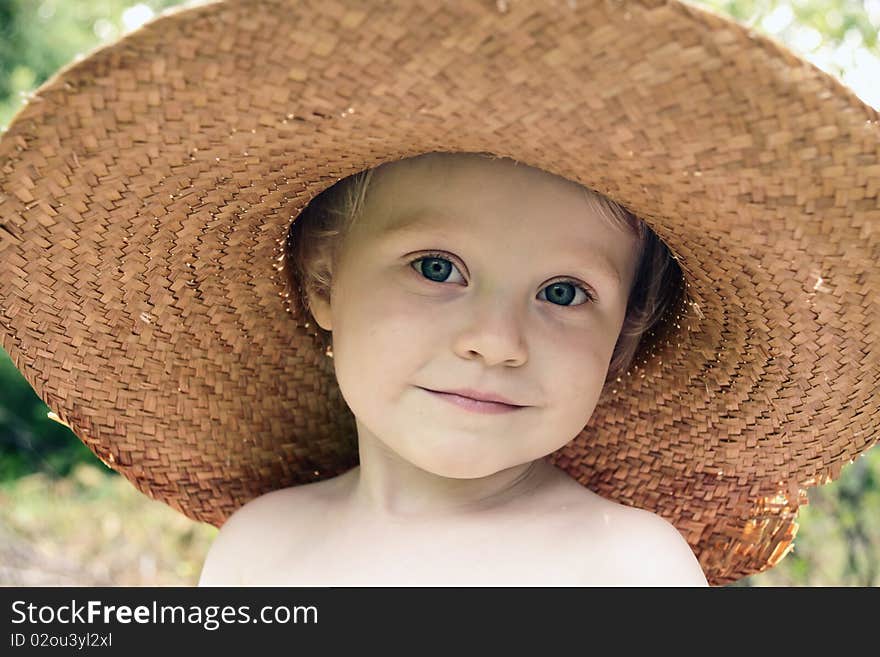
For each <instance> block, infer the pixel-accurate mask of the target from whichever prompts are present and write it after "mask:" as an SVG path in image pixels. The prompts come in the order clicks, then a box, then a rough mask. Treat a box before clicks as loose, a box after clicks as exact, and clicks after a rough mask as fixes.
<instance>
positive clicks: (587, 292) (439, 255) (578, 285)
mask: <svg viewBox="0 0 880 657" xmlns="http://www.w3.org/2000/svg"><path fill="white" fill-rule="evenodd" d="M429 258H436V259H438V260H446V261H448V262H450V263H452V264H456V259H455V258H453V257H452V256H451V255H449V254H448V253H443V252H439V251H432V252H430V253H423V254H421V255H420V256H419V257H418V258H414V259H413V260H410V261H409V266H410V268H412V266H413V265H414V264H415V263H417V262H419V261H420V260H427V259H429ZM414 271H415V270H414ZM416 273H418V272H416ZM422 278H424V276H423V277H422ZM424 280H428V281H429V282H431V283H437V282H438V281H430V280H429V279H427V278H425V279H424ZM554 283H569V284H570V285H574V286H575V287H576V288H577V289H579V290H580V291H581V292H583V293H584V296H586V297H587V302H588V303H595V302H596V295H595V294H593V292H592V291H591V290H590V289H589V288H588V287H586V286H585V285H583V284H582V283H580V282H578V281H576V280H573V279H570V278H562V279H559V280H555V281H550V282H549V283H547V285H545V286H544V287H549V286H550V285H553V284H554ZM440 284H441V285H444V283H440ZM541 289H544V288H541ZM548 303H549V302H548ZM553 305H554V306H560V307H561V308H570V307H573V308H577V306H562V305H561V304H558V303H556V304H553ZM578 305H584V304H578Z"/></svg>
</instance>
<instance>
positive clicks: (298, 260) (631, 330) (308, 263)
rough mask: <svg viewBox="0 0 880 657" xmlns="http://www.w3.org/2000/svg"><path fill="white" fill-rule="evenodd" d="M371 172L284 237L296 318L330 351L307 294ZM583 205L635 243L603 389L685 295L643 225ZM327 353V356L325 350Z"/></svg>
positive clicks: (340, 186)
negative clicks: (626, 294) (624, 303)
mask: <svg viewBox="0 0 880 657" xmlns="http://www.w3.org/2000/svg"><path fill="white" fill-rule="evenodd" d="M373 171H374V169H368V170H366V171H361V172H360V173H357V174H354V175H352V176H349V177H347V178H343V179H342V180H340V181H339V182H337V183H336V184H335V185H333V186H331V187H329V188H328V189H326V190H324V191H323V192H322V193H320V194H318V195H317V196H316V197H315V198H314V199H312V201H311V202H310V203H309V204H308V206H306V208H305V209H304V210H303V211H302V213H301V214H300V216H299V217H298V218H297V219H296V221H294V222H293V224H292V226H291V228H290V231H289V233H288V238H287V253H286V261H287V262H288V263H289V264H288V266H286V267H285V270H286V271H287V273H288V283H289V285H290V289H291V297H292V298H293V303H292V307H293V309H294V311H295V312H297V314H299V313H301V312H305V313H308V316H309V323H310V324H314V327H315V331H316V333H317V335H318V336H319V337H320V339H321V340H322V341H323V344H324V347H325V351H327V350H329V348H330V344H331V338H332V336H331V334H330V332H328V331H324V330H323V329H322V328H321V327H320V326H318V325H317V324H316V323H315V322H314V318H313V317H311V313H310V312H309V307H308V304H309V301H308V295H307V291H311V293H312V294H314V295H317V296H320V297H323V298H326V299H329V298H330V287H331V284H332V281H331V277H332V276H331V268H332V263H335V262H336V261H337V258H338V255H339V253H340V249H341V245H342V243H343V241H344V239H345V236H346V235H347V234H348V232H349V230H350V229H351V227H352V225H353V224H354V222H355V221H357V220H358V218H359V217H360V215H361V214H362V212H363V208H364V202H365V199H366V194H367V189H368V187H369V185H370V180H371V178H372V175H373ZM584 192H585V194H586V197H587V200H588V202H589V203H590V204H591V205H592V208H593V209H594V210H595V211H596V212H597V213H598V214H599V216H601V217H603V218H605V219H606V220H608V221H610V222H611V223H612V225H615V226H618V227H621V228H623V229H625V230H629V231H631V232H632V234H633V235H634V236H635V237H636V238H637V240H638V243H639V251H638V256H637V260H636V262H637V265H636V275H635V278H634V280H633V283H632V286H631V288H630V292H629V298H628V302H627V308H626V314H625V316H624V321H623V325H622V327H621V330H620V335H619V336H618V338H617V343H616V344H615V346H614V351H613V353H612V356H611V362H610V364H609V366H608V373H607V375H606V378H605V383H606V385H607V384H608V383H609V382H611V381H615V380H616V379H617V378H618V377H620V376H623V375H624V374H625V373H626V374H628V373H629V369H630V367H631V365H632V364H633V362H634V360H635V358H636V356H637V354H638V351H639V346H640V345H641V344H642V343H643V338H645V337H646V335H648V334H650V335H654V333H655V329H659V328H660V327H661V326H662V325H663V324H664V323H665V322H664V319H665V317H666V315H667V313H668V312H670V311H671V310H672V309H674V308H675V306H676V305H677V304H678V303H679V302H680V301H681V299H682V296H683V294H684V277H683V275H682V271H681V268H680V267H679V265H678V262H677V261H676V259H675V257H674V256H673V255H672V252H671V251H670V250H669V248H668V247H667V246H666V244H664V242H663V241H662V240H661V239H660V237H659V236H658V235H657V234H656V233H655V232H654V231H653V230H651V228H650V226H648V224H646V223H645V222H644V221H642V220H641V219H639V218H638V217H636V216H635V215H634V214H632V213H631V212H629V211H628V210H627V209H626V208H624V207H623V206H621V205H619V204H617V203H615V202H614V201H612V200H610V199H608V198H607V197H605V196H603V195H601V194H599V193H598V192H595V191H593V190H591V189H588V188H586V187H584ZM328 353H330V352H329V351H328Z"/></svg>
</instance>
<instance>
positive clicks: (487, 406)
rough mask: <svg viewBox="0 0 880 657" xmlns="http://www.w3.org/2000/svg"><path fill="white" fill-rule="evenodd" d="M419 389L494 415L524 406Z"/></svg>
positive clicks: (458, 405)
mask: <svg viewBox="0 0 880 657" xmlns="http://www.w3.org/2000/svg"><path fill="white" fill-rule="evenodd" d="M417 387H419V386H417ZM421 390H424V391H425V392H427V393H430V394H431V395H434V396H435V397H438V398H439V399H442V400H444V401H447V402H449V403H450V404H453V405H455V406H457V407H459V408H462V409H464V410H466V411H470V412H472V413H485V414H489V415H494V414H498V413H510V412H512V411H518V410H520V409H522V408H526V407H525V406H511V405H510V404H502V403H501V402H491V401H480V400H479V399H471V398H470V397H463V396H461V395H456V394H453V393H451V392H438V391H436V390H429V389H428V388H421Z"/></svg>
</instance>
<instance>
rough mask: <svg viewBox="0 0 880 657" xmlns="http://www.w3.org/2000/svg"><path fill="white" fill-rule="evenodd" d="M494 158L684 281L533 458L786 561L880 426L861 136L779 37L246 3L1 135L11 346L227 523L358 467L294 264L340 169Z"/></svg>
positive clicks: (53, 392) (727, 555)
mask: <svg viewBox="0 0 880 657" xmlns="http://www.w3.org/2000/svg"><path fill="white" fill-rule="evenodd" d="M430 151H449V152H490V153H494V154H496V155H499V156H502V157H510V158H513V159H515V160H518V161H520V162H523V163H526V164H528V165H531V166H534V167H538V168H541V169H544V170H546V171H548V172H551V173H554V174H556V175H559V176H563V177H565V178H568V179H570V180H573V181H576V182H579V183H581V184H583V185H585V186H587V187H590V188H592V189H594V190H596V191H598V192H600V193H602V194H604V195H606V196H608V197H609V198H611V199H613V200H614V201H616V202H618V203H620V204H621V205H623V206H625V207H626V208H628V209H629V210H630V211H632V212H633V213H634V214H636V215H637V216H639V217H641V218H642V219H644V220H645V221H646V222H647V223H648V224H649V225H650V226H651V227H652V228H653V229H654V230H655V231H656V232H657V233H658V235H660V236H661V238H663V240H664V241H665V242H666V243H667V245H668V246H669V247H670V249H671V251H672V252H673V253H674V254H675V256H676V258H677V260H678V261H679V264H680V265H681V268H682V270H683V271H684V274H685V279H686V285H687V287H686V291H687V295H686V298H685V299H684V300H683V302H682V304H681V306H680V307H679V308H677V309H676V313H675V316H673V317H671V319H670V321H669V322H668V323H666V324H665V326H666V329H667V330H666V331H665V332H660V333H658V334H656V335H655V336H653V337H650V336H649V339H648V340H647V341H646V342H645V343H644V344H643V345H642V348H641V350H640V353H639V355H638V357H637V361H636V363H635V365H634V367H633V368H632V369H631V371H630V374H629V376H625V377H622V378H621V381H619V384H618V385H617V386H615V387H614V388H613V391H612V392H611V393H609V394H608V395H605V396H603V398H602V400H600V403H599V405H598V406H597V408H596V410H595V412H594V415H593V417H592V418H591V420H590V423H589V424H588V425H587V427H585V428H584V430H583V431H582V432H581V433H580V434H579V435H578V436H577V437H576V438H575V439H574V440H573V441H572V442H570V443H569V444H568V445H566V446H565V447H564V448H562V449H560V450H559V451H558V452H556V453H554V454H553V455H552V456H551V457H550V460H551V461H552V462H553V463H555V464H556V465H557V466H559V467H560V468H562V469H564V470H566V471H567V472H568V473H569V474H570V475H571V476H572V477H575V478H576V479H577V480H578V481H579V482H581V483H582V484H583V485H585V486H587V487H589V488H590V489H592V490H594V491H595V492H598V493H600V494H601V495H603V496H605V497H607V498H610V499H613V500H616V501H618V502H620V503H623V504H627V505H633V506H638V507H642V508H647V509H650V510H652V511H654V512H655V513H658V514H660V515H662V516H663V517H665V518H666V519H667V520H669V521H670V522H672V523H673V524H674V525H675V526H676V527H677V528H678V529H679V530H680V531H681V533H682V534H683V535H684V536H685V537H686V538H687V540H688V541H689V543H690V545H691V547H692V548H693V549H694V551H695V553H696V554H697V556H698V558H699V560H700V562H701V565H702V566H703V569H704V571H705V572H706V575H707V577H708V579H709V581H710V582H711V583H713V584H721V583H726V582H730V581H733V580H735V579H737V578H739V577H742V576H745V575H748V574H752V573H755V572H758V571H761V570H763V569H765V568H767V567H769V566H771V565H773V564H774V563H776V562H777V561H778V560H779V559H780V558H781V557H782V556H783V555H784V554H785V552H786V551H787V550H788V549H790V547H791V541H792V538H793V536H794V532H795V530H796V524H795V517H796V513H797V508H798V505H799V504H803V503H805V501H806V496H805V493H804V489H805V488H806V487H808V486H810V485H816V484H818V483H824V482H827V481H829V480H830V479H831V478H834V477H837V476H838V475H839V473H840V470H841V468H842V466H844V465H845V464H846V463H848V462H850V461H851V460H852V459H854V458H856V457H857V456H858V455H859V454H860V453H861V452H863V451H865V450H866V449H868V448H869V447H871V446H872V445H873V444H874V443H875V442H876V441H877V439H878V426H880V410H878V409H880V404H878V395H877V393H878V380H880V340H878V326H880V302H878V299H880V270H878V268H877V264H876V263H877V261H878V259H880V124H878V114H877V112H876V111H875V110H873V109H871V108H870V107H868V106H866V105H864V104H863V103H862V102H860V101H859V100H858V98H857V97H856V96H855V95H854V94H853V93H852V92H851V91H849V90H848V89H846V88H845V87H844V86H842V85H841V84H840V83H839V82H837V81H836V80H834V79H833V78H831V77H830V76H828V75H826V74H824V73H822V72H821V71H819V70H818V69H817V68H815V67H814V66H812V65H811V64H809V63H807V62H805V61H803V60H801V59H799V58H798V57H796V56H795V55H793V54H792V53H791V52H789V51H788V50H786V49H785V48H784V47H783V46H781V45H779V44H778V43H776V42H775V41H772V40H769V39H767V38H764V37H761V36H758V35H755V34H753V33H751V32H749V31H748V30H747V29H746V28H744V27H742V26H740V25H738V24H736V23H734V22H732V21H730V20H728V19H726V18H724V17H721V16H718V15H715V14H713V13H709V12H707V11H704V10H701V9H697V8H694V7H691V6H688V5H685V4H681V3H678V2H673V1H669V2H665V1H661V0H641V1H638V2H636V1H633V2H620V1H617V0H614V1H610V0H609V1H605V0H594V1H585V0H578V2H574V1H561V0H560V1H557V2H547V3H542V4H541V5H540V6H539V5H538V4H537V3H531V2H516V1H513V0H512V1H510V2H495V1H494V0H492V1H490V0H479V1H478V0H457V1H456V2H448V3H439V2H429V1H427V0H422V1H416V2H414V1H412V0H406V1H403V0H397V1H394V2H378V1H375V2H358V3H337V2H325V1H324V0H301V1H297V2H293V1H282V0H274V1H270V2H260V3H252V2H244V1H242V0H235V1H231V2H225V3H220V4H207V5H201V6H197V7H194V8H189V9H186V10H178V11H172V12H166V14H163V15H162V16H160V17H159V18H158V19H156V20H155V21H153V22H151V23H149V24H147V25H145V26H144V27H143V28H141V29H139V30H137V31H136V32H134V33H132V34H130V35H129V36H127V37H125V38H124V39H122V40H121V41H119V42H117V43H115V44H113V45H110V46H107V47H104V48H101V49H99V50H97V51H95V52H93V53H91V54H90V55H89V56H88V57H87V58H85V59H83V60H81V61H78V62H76V63H74V64H73V65H71V66H68V67H67V68H66V69H65V70H63V71H61V72H60V73H59V74H58V75H56V76H55V77H54V78H53V79H52V80H50V81H48V82H47V83H46V84H45V85H44V86H43V87H42V88H41V89H40V90H39V91H38V92H37V93H36V94H35V96H34V97H33V98H32V99H31V100H30V102H29V103H28V104H27V106H26V107H25V108H24V109H22V110H21V111H20V112H19V114H18V115H17V116H16V117H15V119H14V120H13V122H12V124H11V125H10V127H9V129H8V132H7V133H6V134H5V135H4V136H3V138H2V141H0V224H2V227H0V280H2V286H0V326H2V328H0V342H2V346H3V347H4V348H5V349H6V350H7V351H8V352H9V353H10V355H11V356H12V358H13V360H14V362H15V364H16V366H17V367H18V368H19V369H20V370H21V371H22V372H23V374H24V375H25V376H26V377H27V379H28V381H29V382H30V383H31V384H32V385H33V387H34V389H35V390H36V391H37V393H38V394H39V395H40V396H41V397H42V398H43V400H44V401H45V402H46V403H47V404H48V406H49V407H50V408H51V409H52V410H53V411H54V412H55V413H57V414H58V416H60V418H61V419H62V420H63V421H64V422H66V423H68V424H69V425H70V427H71V428H72V429H73V431H74V432H75V433H76V434H77V435H78V436H79V437H80V438H81V439H82V440H83V441H84V442H85V443H86V444H87V445H88V446H89V447H90V448H91V449H92V450H93V451H94V452H95V453H96V454H97V455H98V456H99V457H100V458H101V459H102V460H103V461H104V462H105V463H107V464H108V465H109V466H110V467H112V468H114V469H116V470H117V471H119V472H120V473H122V474H123V475H124V476H125V477H127V478H128V479H129V480H130V481H131V482H132V483H133V484H134V485H135V486H136V487H137V488H138V489H140V490H141V491H143V492H144V493H146V494H148V495H150V496H151V497H153V498H155V499H158V500H162V501H164V502H166V503H168V504H169V505H171V506H172V507H174V508H175V509H178V510H180V511H181V512H183V513H185V514H186V515H187V516H189V517H191V518H194V519H196V520H200V521H205V522H209V523H212V524H215V525H219V524H221V523H222V522H223V521H224V519H225V518H226V517H227V516H228V515H229V514H230V513H231V512H232V511H234V510H235V509H236V508H237V507H239V506H240V505H242V504H243V503H245V502H246V501H248V500H249V499H251V498H253V497H255V496H257V495H260V494H262V493H265V492H268V491H270V490H273V489H278V488H282V487H287V486H292V485H296V484H301V483H305V482H311V481H315V480H318V479H324V478H327V477H332V476H334V475H338V474H341V473H343V472H345V471H346V470H348V469H349V468H351V467H352V466H354V465H355V464H356V463H357V446H356V431H355V426H354V421H353V417H352V415H351V413H350V411H349V410H348V408H347V407H346V405H345V402H344V400H343V399H342V396H341V394H340V392H339V389H338V387H337V385H336V381H335V378H334V369H333V361H332V360H331V359H329V358H327V356H326V355H325V353H324V351H323V349H322V346H321V342H320V340H319V339H318V335H317V334H316V332H315V327H314V325H313V324H312V325H311V326H310V325H309V318H308V317H307V316H304V314H303V313H297V312H295V305H294V304H291V294H292V292H291V290H290V288H289V282H288V280H287V276H286V270H285V254H286V248H287V237H288V231H289V228H290V226H291V222H292V220H293V219H294V218H295V217H296V216H297V215H298V213H299V212H300V211H301V210H302V209H303V208H304V207H305V206H306V205H307V204H308V202H309V201H310V200H311V199H312V198H313V197H315V196H316V195H317V194H318V193H320V192H321V191H322V190H324V189H326V188H327V187H328V186H330V185H332V184H333V183H335V182H337V181H338V180H340V179H341V178H343V177H345V176H348V175H350V174H353V173H355V172H357V171H361V170H364V169H367V168H370V167H374V166H377V165H379V164H381V163H384V162H389V161H393V160H398V159H401V158H405V157H410V156H414V155H418V154H422V153H426V152H430Z"/></svg>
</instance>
